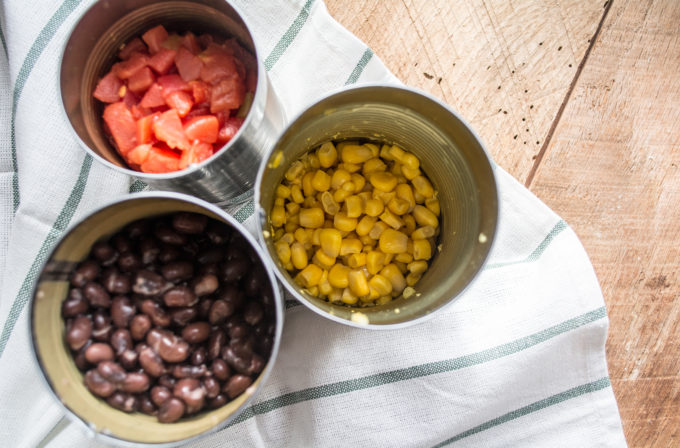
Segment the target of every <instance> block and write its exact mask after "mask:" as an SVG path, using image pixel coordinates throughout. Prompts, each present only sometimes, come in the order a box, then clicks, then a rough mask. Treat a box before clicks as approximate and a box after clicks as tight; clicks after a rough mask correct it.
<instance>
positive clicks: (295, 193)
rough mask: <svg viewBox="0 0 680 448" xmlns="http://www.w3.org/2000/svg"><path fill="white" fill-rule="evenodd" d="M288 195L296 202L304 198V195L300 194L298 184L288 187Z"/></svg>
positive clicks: (300, 201) (300, 190)
mask: <svg viewBox="0 0 680 448" xmlns="http://www.w3.org/2000/svg"><path fill="white" fill-rule="evenodd" d="M290 197H291V199H292V200H293V202H295V203H296V204H302V202H303V201H304V200H305V197H304V195H303V194H302V189H301V188H300V186H299V185H293V186H292V187H290Z"/></svg>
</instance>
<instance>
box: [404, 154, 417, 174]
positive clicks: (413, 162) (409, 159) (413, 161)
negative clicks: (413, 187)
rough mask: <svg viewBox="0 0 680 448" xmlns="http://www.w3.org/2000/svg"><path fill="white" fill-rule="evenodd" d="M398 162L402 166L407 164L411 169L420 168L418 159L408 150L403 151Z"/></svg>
mask: <svg viewBox="0 0 680 448" xmlns="http://www.w3.org/2000/svg"><path fill="white" fill-rule="evenodd" d="M400 162H401V164H402V165H403V166H407V167H408V168H410V169H412V170H417V169H418V168H420V160H419V159H418V157H417V156H416V155H415V154H411V153H410V152H407V153H405V154H404V155H403V156H402V158H401V159H400Z"/></svg>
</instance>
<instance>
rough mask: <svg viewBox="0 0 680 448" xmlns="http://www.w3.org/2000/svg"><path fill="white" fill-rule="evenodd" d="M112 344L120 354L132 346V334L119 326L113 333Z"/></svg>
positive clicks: (117, 353)
mask: <svg viewBox="0 0 680 448" xmlns="http://www.w3.org/2000/svg"><path fill="white" fill-rule="evenodd" d="M111 346H112V347H113V349H114V350H115V352H116V355H120V354H121V353H123V352H124V351H126V350H128V349H131V348H132V336H131V335H130V332H129V331H128V330H126V329H124V328H119V329H117V330H116V331H114V332H113V334H112V335H111Z"/></svg>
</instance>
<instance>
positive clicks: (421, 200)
mask: <svg viewBox="0 0 680 448" xmlns="http://www.w3.org/2000/svg"><path fill="white" fill-rule="evenodd" d="M413 197H414V198H416V204H424V203H425V199H427V198H426V197H425V196H423V195H422V194H420V193H418V192H417V191H416V192H415V193H413Z"/></svg>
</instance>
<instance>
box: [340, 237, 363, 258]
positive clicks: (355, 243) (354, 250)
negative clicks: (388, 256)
mask: <svg viewBox="0 0 680 448" xmlns="http://www.w3.org/2000/svg"><path fill="white" fill-rule="evenodd" d="M363 247H364V245H363V244H361V241H359V240H358V239H356V238H343V239H342V245H341V246H340V255H341V256H344V255H349V254H358V253H359V252H361V249H363Z"/></svg>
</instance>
